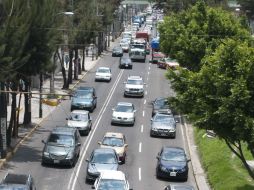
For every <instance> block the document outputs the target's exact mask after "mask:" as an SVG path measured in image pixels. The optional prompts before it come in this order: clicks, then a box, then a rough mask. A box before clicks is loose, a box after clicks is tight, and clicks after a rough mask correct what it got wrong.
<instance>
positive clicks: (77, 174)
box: [68, 70, 124, 190]
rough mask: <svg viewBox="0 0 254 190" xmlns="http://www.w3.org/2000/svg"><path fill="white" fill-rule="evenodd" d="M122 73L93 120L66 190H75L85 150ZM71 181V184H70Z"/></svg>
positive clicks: (121, 72) (121, 73)
mask: <svg viewBox="0 0 254 190" xmlns="http://www.w3.org/2000/svg"><path fill="white" fill-rule="evenodd" d="M123 71H124V70H121V71H120V73H119V75H118V77H117V79H116V81H115V83H114V85H113V86H112V88H111V90H110V92H109V94H108V96H107V99H106V101H105V102H104V104H103V106H102V109H101V110H100V112H99V114H98V115H99V117H97V118H96V120H95V123H96V125H95V126H94V128H93V129H94V130H93V131H92V134H91V135H89V136H88V138H87V139H86V141H85V143H84V145H86V146H83V147H82V150H81V157H80V159H79V162H78V164H77V170H76V171H75V170H74V171H73V173H72V176H71V178H70V181H69V183H68V189H71V190H74V189H75V185H76V182H77V179H78V176H79V172H80V169H81V165H82V163H83V160H84V158H85V155H86V152H87V150H88V147H89V145H90V143H91V141H92V138H93V136H94V134H95V131H96V130H97V128H98V126H99V123H100V120H101V118H102V115H103V113H104V112H105V110H106V107H107V106H108V104H109V101H110V100H111V98H112V96H113V93H114V91H115V89H116V86H117V84H118V83H119V81H120V79H121V76H122V75H123ZM73 178H74V179H73ZM72 179H73V182H72ZM70 187H71V188H70Z"/></svg>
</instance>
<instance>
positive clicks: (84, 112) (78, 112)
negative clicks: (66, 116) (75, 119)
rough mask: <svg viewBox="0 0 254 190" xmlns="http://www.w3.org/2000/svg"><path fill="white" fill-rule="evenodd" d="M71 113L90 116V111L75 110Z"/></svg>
mask: <svg viewBox="0 0 254 190" xmlns="http://www.w3.org/2000/svg"><path fill="white" fill-rule="evenodd" d="M71 113H76V114H89V111H87V110H73V111H72V112H71Z"/></svg>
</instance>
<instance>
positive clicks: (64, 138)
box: [48, 133, 74, 146]
mask: <svg viewBox="0 0 254 190" xmlns="http://www.w3.org/2000/svg"><path fill="white" fill-rule="evenodd" d="M48 144H53V145H64V146H73V144H74V139H73V136H71V135H65V134H53V133H52V134H51V135H50V136H49V139H48Z"/></svg>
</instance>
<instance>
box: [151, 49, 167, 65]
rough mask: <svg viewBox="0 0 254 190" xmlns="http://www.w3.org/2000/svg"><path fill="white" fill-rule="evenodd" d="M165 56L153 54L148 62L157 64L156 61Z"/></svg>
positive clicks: (159, 53)
mask: <svg viewBox="0 0 254 190" xmlns="http://www.w3.org/2000/svg"><path fill="white" fill-rule="evenodd" d="M164 57H165V55H164V54H163V53H161V52H153V54H152V59H151V60H150V62H151V63H154V64H157V63H158V61H159V60H160V59H162V58H164Z"/></svg>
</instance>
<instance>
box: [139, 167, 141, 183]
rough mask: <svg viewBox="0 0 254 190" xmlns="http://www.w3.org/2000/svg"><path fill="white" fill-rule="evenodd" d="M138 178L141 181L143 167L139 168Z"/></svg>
mask: <svg viewBox="0 0 254 190" xmlns="http://www.w3.org/2000/svg"><path fill="white" fill-rule="evenodd" d="M138 180H139V181H141V168H138Z"/></svg>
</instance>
